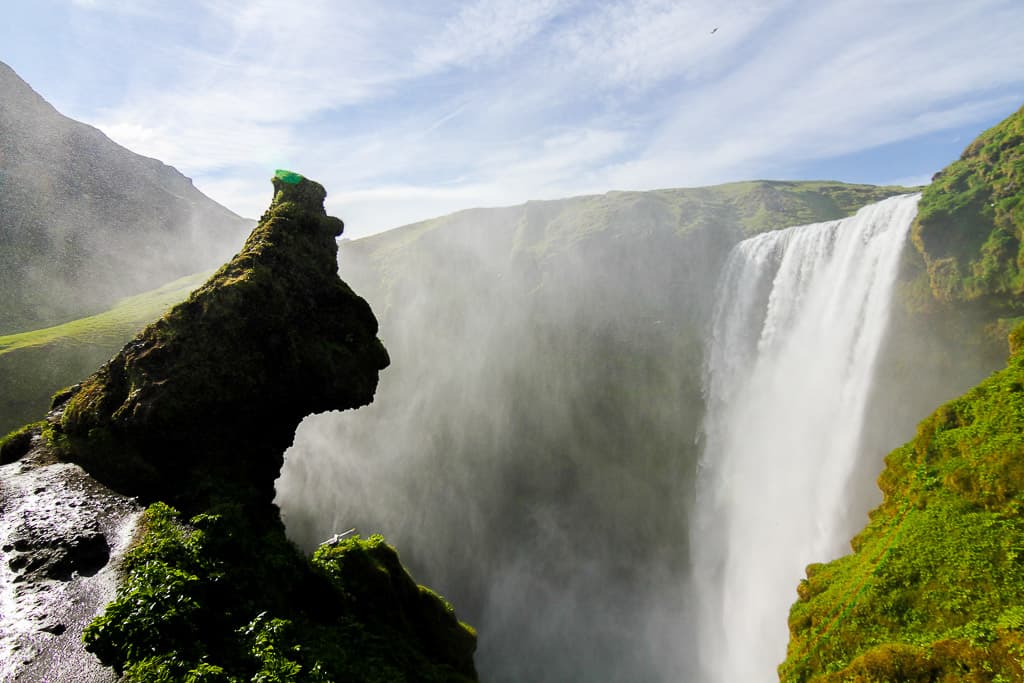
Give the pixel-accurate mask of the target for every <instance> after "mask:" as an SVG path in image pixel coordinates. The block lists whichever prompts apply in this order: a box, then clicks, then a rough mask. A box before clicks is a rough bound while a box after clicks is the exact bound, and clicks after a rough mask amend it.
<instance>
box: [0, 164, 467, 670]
mask: <svg viewBox="0 0 1024 683" xmlns="http://www.w3.org/2000/svg"><path fill="white" fill-rule="evenodd" d="M273 182H274V190H275V195H274V200H273V203H272V204H271V206H270V208H269V209H268V210H267V212H266V213H265V214H264V215H263V217H262V219H261V220H260V223H259V225H258V226H257V227H256V229H255V230H254V231H253V233H252V235H250V237H249V239H248V240H247V241H246V243H245V246H244V247H243V249H242V251H241V252H239V253H238V254H237V255H236V256H235V257H234V258H233V259H232V260H231V261H230V262H229V263H228V264H226V265H225V266H223V267H222V268H221V269H220V270H218V271H217V272H216V273H215V274H214V275H213V276H212V277H211V278H210V279H209V280H208V281H207V282H206V284H204V285H203V286H201V287H200V288H199V289H197V290H196V291H195V292H193V294H192V295H191V296H190V297H189V298H188V300H187V301H185V302H183V303H181V304H179V305H177V306H175V307H174V308H173V309H172V310H171V311H170V312H168V313H167V315H165V316H164V317H163V318H161V319H160V320H158V321H157V322H155V323H153V324H152V325H150V326H149V327H147V328H146V329H144V330H143V331H142V332H141V333H140V334H139V335H138V336H137V337H136V338H135V339H134V340H133V341H131V342H129V343H128V344H127V345H126V346H125V347H124V348H123V349H122V350H121V351H120V353H118V354H117V355H116V356H115V357H114V358H113V359H111V360H110V361H109V362H108V363H106V364H105V365H104V366H103V367H102V368H100V370H99V371H97V372H96V373H95V374H93V375H92V376H90V377H89V378H88V379H86V380H85V381H83V382H82V383H81V384H78V385H75V386H74V387H71V388H69V389H68V390H65V391H63V392H60V393H59V394H58V395H57V396H56V397H55V399H54V405H53V410H52V411H51V412H50V414H49V415H48V416H47V418H46V420H45V421H43V422H41V423H38V424H37V425H32V426H30V427H29V428H27V429H25V430H22V431H21V432H19V433H15V434H12V435H11V436H9V437H8V438H7V439H6V440H5V442H4V443H3V444H0V454H2V456H3V460H4V462H8V461H12V460H16V459H18V458H19V457H22V456H24V455H25V454H26V453H27V454H28V457H27V458H23V459H22V460H21V462H16V463H14V464H13V465H8V467H15V466H17V467H21V469H22V471H20V472H19V473H17V474H16V475H14V481H18V477H25V476H28V474H29V473H30V472H38V471H39V470H40V468H46V467H59V468H64V469H67V468H72V469H73V470H74V472H75V475H74V476H76V477H78V478H80V479H82V480H83V481H88V482H90V485H95V486H102V487H104V490H105V492H104V493H103V495H104V496H109V497H111V499H112V500H117V501H126V502H125V503H121V502H118V503H117V505H125V506H127V507H126V509H127V514H126V515H122V517H121V518H119V520H120V521H119V524H122V525H123V523H124V522H125V520H126V519H127V521H128V522H130V523H134V522H135V520H137V519H138V518H139V514H138V512H139V508H138V506H137V505H136V504H135V503H134V502H132V501H131V500H128V499H125V498H124V496H125V495H127V496H132V497H134V500H136V501H140V502H142V503H144V504H148V506H149V507H148V508H147V509H146V510H145V512H144V513H143V514H142V515H141V520H142V521H141V524H140V525H138V527H137V529H136V531H135V535H136V538H135V539H134V541H133V542H132V543H131V546H130V548H128V549H127V551H126V552H125V549H124V547H123V546H124V545H125V544H120V545H118V543H116V542H115V541H114V539H111V538H109V537H108V535H109V534H110V533H111V531H110V530H106V531H104V530H102V529H101V528H100V526H99V525H98V524H97V523H95V522H83V523H82V524H79V525H77V527H78V528H72V529H70V530H68V532H67V533H66V534H65V535H64V536H65V537H63V538H57V539H54V540H53V542H52V543H51V542H47V543H46V544H45V546H46V547H45V548H42V547H41V548H36V549H35V551H34V554H32V555H25V553H24V552H22V551H25V550H27V547H26V548H19V547H16V546H17V541H16V542H15V543H14V544H12V545H11V548H9V549H8V548H5V553H6V552H8V551H12V552H14V551H16V552H22V555H17V554H15V555H13V556H12V557H10V559H7V560H6V563H7V565H8V567H9V568H10V570H11V571H13V572H15V573H16V574H18V575H19V576H22V577H28V575H29V569H31V570H32V576H34V577H37V578H38V579H39V581H37V582H36V585H37V587H38V588H39V590H40V591H43V590H48V589H45V586H44V584H43V583H42V581H43V579H46V580H50V581H53V580H58V581H59V580H60V579H68V580H70V581H71V582H72V584H73V582H74V581H77V580H79V579H80V577H81V576H83V575H85V574H88V573H96V572H97V570H98V568H97V567H95V566H93V565H96V564H97V563H99V564H100V565H102V564H103V563H102V562H98V560H97V558H98V557H99V556H100V555H102V554H103V553H101V552H99V550H100V548H99V546H100V545H102V546H103V549H105V550H106V551H107V552H109V551H110V549H111V547H115V546H116V547H117V548H119V550H118V551H117V552H114V553H111V555H112V556H113V559H114V560H115V561H116V562H117V564H118V567H119V570H120V573H119V574H118V575H117V580H116V582H115V583H116V597H115V599H114V601H113V602H111V603H110V605H109V606H108V607H107V609H106V613H105V614H104V615H103V616H101V617H99V618H97V619H96V620H94V621H93V622H92V624H91V625H89V626H88V627H86V628H85V630H84V637H85V643H86V649H88V650H89V651H90V652H93V653H95V654H96V655H97V656H98V657H99V659H100V660H101V661H102V662H103V663H104V664H106V665H109V666H112V667H113V668H114V669H115V670H116V671H117V672H118V673H119V674H123V676H124V677H125V679H127V680H138V681H144V680H157V679H159V680H165V678H161V677H167V680H179V679H185V678H189V680H204V681H206V680H209V681H214V680H216V681H236V680H239V681H241V680H250V678H252V677H253V676H257V675H263V676H270V675H271V674H273V675H274V676H277V678H265V680H282V681H284V680H288V681H306V680H308V681H322V680H382V679H386V680H425V681H431V680H436V681H448V680H454V681H461V680H475V677H476V674H475V670H474V666H473V651H474V649H475V640H476V639H475V633H474V632H473V631H472V629H470V628H469V627H466V626H465V625H463V624H461V623H460V622H459V621H458V620H457V619H456V618H455V616H454V612H453V611H452V608H451V606H450V605H448V604H447V603H446V602H445V601H444V600H443V599H441V598H440V597H439V596H437V595H436V594H434V593H432V592H431V591H429V590H427V589H425V588H422V587H419V586H417V585H416V584H415V582H414V581H412V579H411V578H410V577H409V575H408V574H407V573H406V572H405V570H404V568H402V566H401V564H400V562H399V561H398V557H397V555H396V553H395V551H394V549H392V548H390V547H389V546H387V545H386V544H384V543H383V540H382V539H380V537H372V538H370V539H368V540H365V541H364V540H362V539H360V538H358V537H357V536H356V537H351V538H346V539H341V540H338V539H335V540H334V541H333V542H332V543H330V544H328V545H325V546H324V547H322V548H321V549H320V550H319V551H318V552H317V553H316V555H315V556H314V558H313V559H312V561H307V560H304V559H303V558H302V557H301V556H300V555H299V554H298V552H297V550H296V549H295V547H294V546H293V545H291V544H290V543H289V542H288V541H287V539H286V538H285V536H284V530H283V526H282V525H281V523H280V519H279V516H278V513H277V509H276V507H274V506H273V504H272V500H273V495H274V494H273V483H274V479H275V478H276V477H277V475H278V472H279V471H280V468H281V463H282V457H283V452H284V450H285V448H286V447H287V446H288V445H289V444H290V442H291V439H292V435H293V433H294V430H295V428H296V426H297V425H298V423H299V421H300V420H301V419H302V418H303V417H304V416H306V415H308V414H310V413H312V412H318V411H325V410H343V409H347V408H356V407H359V406H362V405H365V404H367V403H369V402H370V401H371V400H372V399H373V394H374V391H375V389H376V386H377V376H378V373H379V371H380V370H381V369H383V368H384V367H386V366H387V364H388V362H389V361H388V356H387V353H386V352H385V350H384V347H383V346H382V345H381V343H380V341H379V340H378V339H377V337H376V334H377V322H376V319H375V318H374V315H373V313H372V311H371V310H370V308H369V306H368V305H367V304H366V302H365V301H363V299H361V298H360V297H358V296H357V295H355V294H354V293H353V292H352V290H351V289H349V287H348V286H347V285H346V284H345V283H344V282H342V281H341V280H340V279H339V278H338V275H337V261H336V255H337V244H336V242H335V238H336V237H337V236H338V235H339V234H341V231H342V228H343V225H342V222H341V221H340V220H338V219H336V218H333V217H330V216H327V214H326V213H325V211H324V208H323V200H324V197H325V192H324V189H323V187H321V186H320V185H319V184H317V183H315V182H312V181H310V180H307V179H305V178H303V177H302V176H299V175H297V174H293V173H288V172H279V173H278V175H277V176H276V177H275V178H274V181H273ZM68 463H76V464H77V465H80V466H81V468H84V470H85V472H86V473H88V475H86V474H85V473H82V472H81V470H80V469H78V468H77V467H75V466H73V465H70V464H68ZM106 487H109V489H112V491H108V490H106ZM115 492H116V493H115ZM119 494H120V495H119ZM86 498H88V496H86ZM72 526H74V525H72ZM114 533H118V532H116V531H115V532H114ZM23 545H24V544H23ZM80 546H82V547H80ZM47 549H49V550H47ZM68 557H70V558H72V559H74V558H79V559H80V560H81V562H79V565H81V566H80V567H77V568H76V566H75V565H73V564H69V562H71V560H68V559H62V558H68ZM82 558H84V559H82ZM86 565H88V567H86ZM15 579H17V577H15ZM15 579H12V581H11V584H9V585H8V586H5V587H4V588H3V590H6V591H8V594H10V595H13V591H12V590H11V585H13V583H14V582H15ZM17 580H22V581H23V580H25V579H24V578H23V579H17ZM68 590H69V591H70V592H71V593H72V594H73V593H74V588H71V589H68ZM108 598H109V596H108ZM65 621H68V620H65ZM46 625H47V624H44V626H46ZM76 625H77V630H76ZM44 630H45V629H44ZM52 630H53V629H51V631H52ZM57 630H59V631H60V634H58V635H60V636H61V637H64V636H65V635H67V634H68V633H70V635H71V636H73V637H74V638H81V637H82V631H81V622H75V623H74V624H69V623H65V622H61V625H60V628H58V629H57ZM16 644H17V643H15V645H16ZM79 655H81V653H79ZM38 657H42V660H43V662H42V664H40V663H39V660H38V658H36V659H34V660H33V661H34V662H35V663H34V664H32V666H34V667H35V668H33V669H32V675H34V676H37V675H39V674H40V671H44V672H45V671H49V673H48V674H47V675H53V676H55V677H59V675H60V672H61V671H62V670H63V667H64V666H65V665H62V664H59V662H56V661H48V658H47V656H46V655H45V654H38ZM50 659H52V658H50ZM47 666H50V667H51V668H50V670H47V668H46V667H47ZM27 671H28V669H26V668H22V669H16V670H13V671H8V672H7V673H8V674H10V675H11V676H12V677H13V678H14V679H15V680H30V679H29V678H25V677H24V676H26V675H27V674H26V672H27ZM76 680H77V679H76ZM95 680H103V679H102V678H97V679H95Z"/></svg>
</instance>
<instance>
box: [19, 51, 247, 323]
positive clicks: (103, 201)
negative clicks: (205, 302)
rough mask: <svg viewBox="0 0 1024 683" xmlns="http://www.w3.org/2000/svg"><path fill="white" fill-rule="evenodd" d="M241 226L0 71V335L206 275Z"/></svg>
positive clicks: (175, 178)
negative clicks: (188, 277) (184, 278)
mask: <svg viewBox="0 0 1024 683" xmlns="http://www.w3.org/2000/svg"><path fill="white" fill-rule="evenodd" d="M251 226H252V224H251V222H250V221H247V220H245V219H243V218H240V217H239V216H237V215H235V214H233V213H231V212H230V211H228V210H227V209H225V208H224V207H222V206H220V205H218V204H216V203H215V202H213V201H212V200H210V199H209V198H208V197H206V196H205V195H203V194H202V193H201V192H199V191H198V190H197V189H196V188H195V187H193V185H192V182H191V181H190V180H189V179H188V178H186V177H184V176H183V175H181V174H180V173H179V172H178V171H176V170H174V169H173V168H171V167H169V166H166V165H164V164H162V163H161V162H159V161H157V160H155V159H149V158H146V157H142V156H139V155H138V154H134V153H133V152H130V151H128V150H126V149H125V148H123V147H121V146H120V145H117V144H115V143H114V142H112V141H111V140H110V139H108V138H107V137H106V136H105V135H103V133H101V132H100V131H99V130H97V129H95V128H92V127H91V126H87V125H84V124H81V123H78V122H76V121H73V120H71V119H69V118H67V117H65V116H62V115H61V114H60V113H58V112H57V111H56V110H55V109H54V108H53V107H51V106H50V105H49V104H47V103H46V101H44V100H43V99H42V98H41V97H40V96H39V95H38V94H36V93H35V92H34V91H33V90H32V89H31V88H30V87H29V86H28V84H26V83H25V82H24V81H22V80H21V79H20V78H19V77H18V76H17V74H15V73H14V71H12V70H11V69H10V67H8V66H7V65H5V64H3V63H0V291H2V292H3V293H4V295H3V297H0V334H4V333H10V332H17V331H22V330H29V329H35V328H39V327H44V326H47V325H51V324H55V323H59V322H64V321H66V320H69V319H73V318H78V317H81V316H83V315H88V314H91V313H95V312H98V311H101V310H103V309H105V308H107V307H109V306H110V305H111V304H113V303H114V302H115V301H117V300H118V299H120V298H123V297H125V296H130V295H133V294H137V293H139V292H142V291H145V290H147V289H152V288H154V287H157V286H160V285H162V284H164V283H166V282H169V281H170V280H173V279H175V278H178V277H182V276H184V275H188V274H190V273H195V272H197V271H200V270H204V269H208V268H211V267H213V266H214V265H216V264H217V263H219V262H221V261H222V260H223V259H224V258H225V257H227V256H229V255H230V254H231V253H232V252H233V250H234V249H235V248H236V245H237V244H238V243H240V242H241V240H242V238H243V237H244V235H245V233H246V232H248V230H249V229H250V228H251Z"/></svg>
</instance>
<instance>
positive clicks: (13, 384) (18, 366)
mask: <svg viewBox="0 0 1024 683" xmlns="http://www.w3.org/2000/svg"><path fill="white" fill-rule="evenodd" d="M208 276H209V273H200V274H197V275H190V276H189V277H185V278H181V279H179V280H175V281H174V282H171V283H168V284H166V285H164V286H163V287H160V288H158V289H155V290H153V291H150V292H146V293H143V294H138V295H136V296H133V297H129V298H127V299H123V300H122V301H120V302H118V304H117V305H116V306H114V308H112V309H110V310H109V311H105V312H103V313H99V314H97V315H94V316H89V317H87V318H82V319H80V320H74V321H71V322H68V323H64V324H62V325H56V326H54V327H48V328H44V329H41V330H33V331H30V332H20V333H17V334H10V335H4V336H0V432H2V431H4V430H6V429H12V428H14V427H15V426H17V425H20V424H24V423H25V422H27V421H28V420H31V419H32V418H34V417H35V416H37V415H40V414H41V413H43V412H44V411H45V410H46V409H47V408H48V407H49V400H50V395H51V394H52V393H53V392H54V391H56V390H57V389H59V388H61V387H65V386H67V385H69V384H71V383H73V382H78V381H80V380H81V379H83V378H84V377H86V376H88V375H89V374H90V373H92V372H93V371H94V370H95V369H96V368H97V367H98V366H99V365H100V364H102V363H103V362H104V361H106V360H107V359H109V358H110V357H111V356H112V355H114V354H115V353H116V352H117V350H118V349H120V348H121V347H122V346H123V345H124V343H125V342H127V341H128V340H129V339H131V338H132V337H134V336H135V335H136V334H137V333H138V332H139V330H141V329H142V328H143V327H144V326H145V325H147V324H149V323H151V322H153V321H154V320H156V319H157V318H159V317H160V316H161V315H163V313H164V312H166V311H167V309H168V308H169V307H170V306H172V305H173V304H176V303H178V302H179V301H183V300H184V299H185V298H186V297H187V296H188V294H189V292H191V291H192V290H193V289H195V288H196V287H198V286H199V285H200V284H202V283H203V281H204V280H205V279H206V278H207V277H208Z"/></svg>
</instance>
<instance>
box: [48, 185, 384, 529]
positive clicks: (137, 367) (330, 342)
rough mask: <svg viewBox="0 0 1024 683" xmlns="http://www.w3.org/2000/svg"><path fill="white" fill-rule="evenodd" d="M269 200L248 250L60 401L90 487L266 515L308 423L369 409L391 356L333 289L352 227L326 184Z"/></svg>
mask: <svg viewBox="0 0 1024 683" xmlns="http://www.w3.org/2000/svg"><path fill="white" fill-rule="evenodd" d="M274 190H275V196H274V201H273V203H272V204H271V206H270V208H269V209H268V210H267V212H266V213H265V214H264V216H263V218H262V219H261V221H260V223H259V225H258V226H257V227H256V229H255V230H254V231H253V233H252V235H250V236H249V239H248V240H247V241H246V243H245V246H244V247H243V248H242V250H241V252H239V253H238V254H237V255H236V256H235V257H234V258H233V259H232V260H231V261H230V262H229V263H228V264H226V265H225V266H224V267H222V268H221V269H220V270H218V271H217V272H216V273H215V274H214V275H213V276H212V277H211V278H210V280H209V281H207V282H206V284H204V285H203V286H201V287H200V288H199V289H197V290H196V291H195V292H193V293H192V295H191V296H190V297H189V298H188V299H187V300H186V301H185V302H183V303H181V304H179V305H178V306H175V307H174V308H173V309H172V310H171V311H170V312H169V313H168V314H167V315H165V316H164V317H163V318H161V319H160V320H158V321H157V322H155V323H153V324H152V325H150V326H149V327H147V328H146V329H144V330H143V331H142V332H141V333H140V334H139V335H138V336H137V337H136V338H135V339H134V340H133V341H131V342H129V343H128V344H127V345H126V346H125V347H124V348H123V349H122V350H121V351H120V352H119V353H118V354H117V355H116V356H114V358H113V359H111V360H110V361H109V362H108V363H107V364H105V365H104V366H103V367H102V368H101V369H100V370H99V371H98V372H96V373H95V374H93V375H92V376H91V377H89V378H88V379H86V380H85V381H84V382H82V383H81V384H80V385H77V386H76V387H73V388H71V389H70V390H68V391H67V392H65V393H63V394H62V395H61V396H60V397H59V399H58V400H57V401H56V402H55V403H56V405H55V406H54V407H55V408H57V409H58V410H59V411H60V413H61V418H60V421H59V422H55V423H54V424H53V430H54V435H55V438H56V440H57V441H58V442H59V443H60V444H61V446H62V447H63V448H64V451H65V453H66V454H67V457H68V458H69V459H71V460H74V461H76V462H79V463H80V464H82V465H83V466H84V467H85V468H86V469H87V470H88V471H89V472H90V473H92V474H93V476H95V477H97V478H98V479H100V480H102V481H104V482H106V483H109V484H110V485H112V486H114V487H115V488H117V489H118V490H122V491H124V492H126V493H131V494H132V495H140V496H142V497H144V498H146V499H151V500H156V499H159V500H164V501H167V502H171V503H172V504H174V505H179V506H184V509H185V510H198V509H201V508H202V507H203V506H206V505H208V504H209V503H210V502H211V499H212V498H216V497H218V496H221V494H222V493H223V489H222V488H221V487H225V486H226V487H229V489H230V497H232V498H237V497H238V494H239V491H238V490H239V489H240V488H241V487H243V486H249V487H251V488H253V489H254V491H256V495H257V496H258V497H259V498H260V499H262V500H263V501H265V502H268V503H269V501H270V500H272V499H273V489H272V487H273V482H274V479H276V477H277V474H278V472H279V471H280V469H281V463H282V454H283V453H284V450H285V448H287V447H288V445H289V444H290V443H291V439H292V435H293V434H294V432H295V427H296V426H297V425H298V423H299V421H300V420H301V419H302V418H303V417H305V416H306V415H309V414H310V413H315V412H323V411H325V410H339V409H346V408H357V407H359V406H362V405H365V404H367V403H369V402H370V401H371V400H372V399H373V393H374V390H375V389H376V386H377V374H378V372H379V371H380V370H381V369H383V368H384V367H386V366H387V364H388V356H387V353H386V351H385V350H384V347H383V346H382V345H381V343H380V341H379V340H378V339H377V336H376V334H377V321H376V318H374V316H373V313H372V311H371V310H370V307H369V305H367V303H366V302H365V301H364V300H363V299H362V298H360V297H359V296H357V295H356V294H354V293H353V292H352V290H351V289H350V288H349V287H348V286H347V285H346V284H345V283H344V282H342V281H341V280H340V279H339V278H338V275H337V260H336V259H337V244H336V242H335V238H336V237H337V236H338V235H340V234H341V232H342V229H343V224H342V222H341V221H340V220H338V219H337V218H333V217H331V216H328V215H327V214H326V213H325V211H324V207H323V201H324V197H325V195H326V193H325V192H324V189H323V188H322V187H321V186H320V185H318V184H317V183H314V182H312V181H309V180H306V179H299V180H298V181H297V182H296V183H294V184H293V183H290V182H288V181H286V180H282V179H281V178H275V179H274ZM211 454H216V457H211ZM197 482H217V484H216V487H215V488H214V489H212V490H209V491H202V490H197V488H198V487H197Z"/></svg>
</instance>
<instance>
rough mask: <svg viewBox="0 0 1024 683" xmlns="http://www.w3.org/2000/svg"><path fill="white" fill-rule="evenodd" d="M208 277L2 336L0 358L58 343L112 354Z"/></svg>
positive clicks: (179, 282) (186, 280)
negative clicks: (103, 349)
mask: <svg viewBox="0 0 1024 683" xmlns="http://www.w3.org/2000/svg"><path fill="white" fill-rule="evenodd" d="M209 276H210V273H209V272H206V273H197V274H194V275H188V276H186V277H183V278H179V279H177V280H174V281H173V282H169V283H167V284H166V285H164V286H162V287H159V288H157V289H154V290H151V291H148V292H143V293H142V294H137V295H135V296H131V297H128V298H126V299H122V300H121V301H119V302H118V303H117V304H116V305H115V306H114V307H113V308H111V309H110V310H107V311H104V312H102V313H97V314H96V315H91V316H89V317H87V318H79V319H78V320H72V321H70V322H66V323H63V324H61V325H54V326H52V327H45V328H42V329H39V330H30V331H28V332H18V333H15V334H8V335H3V336H0V356H2V355H4V354H7V353H11V352H13V351H18V350H19V349H27V348H33V347H40V346H46V345H48V344H53V343H55V342H58V341H71V342H77V343H82V344H94V345H100V346H109V347H110V348H111V353H113V351H115V350H116V349H117V348H118V347H119V346H120V345H121V344H123V343H124V342H125V341H127V340H128V339H130V338H131V337H132V335H134V334H135V333H136V332H138V331H139V330H140V329H142V328H143V327H144V326H145V325H146V324H148V323H151V322H153V321H154V320H156V319H157V318H159V317H160V316H161V315H163V314H164V312H165V311H166V310H167V309H168V308H170V307H171V306H172V305H174V304H176V303H178V302H179V301H184V300H185V298H186V297H188V295H189V292H191V291H192V290H193V289H195V288H196V287H198V286H199V285H201V284H202V283H203V282H204V281H205V280H206V279H207V278H208V277H209Z"/></svg>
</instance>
